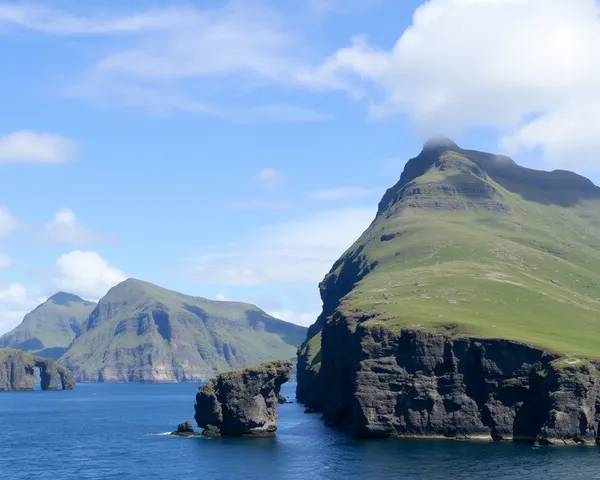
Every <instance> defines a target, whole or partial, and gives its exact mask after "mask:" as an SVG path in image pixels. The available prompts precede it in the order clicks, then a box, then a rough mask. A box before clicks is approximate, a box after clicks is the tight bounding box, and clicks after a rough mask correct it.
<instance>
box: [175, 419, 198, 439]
mask: <svg viewBox="0 0 600 480" xmlns="http://www.w3.org/2000/svg"><path fill="white" fill-rule="evenodd" d="M171 435H176V436H179V437H196V436H198V435H200V434H199V433H196V432H195V431H194V426H193V425H192V422H190V421H189V420H187V421H185V422H183V423H180V424H179V425H178V426H177V430H176V431H175V432H171Z"/></svg>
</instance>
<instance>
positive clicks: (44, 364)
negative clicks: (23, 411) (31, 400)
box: [0, 348, 75, 390]
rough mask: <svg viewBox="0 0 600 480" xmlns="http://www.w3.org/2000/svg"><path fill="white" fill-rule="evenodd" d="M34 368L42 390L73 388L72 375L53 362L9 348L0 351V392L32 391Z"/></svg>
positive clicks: (73, 380)
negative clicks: (38, 375) (37, 373)
mask: <svg viewBox="0 0 600 480" xmlns="http://www.w3.org/2000/svg"><path fill="white" fill-rule="evenodd" d="M34 368H39V370H40V378H41V387H42V390H58V388H59V383H60V384H61V386H62V389H63V390H71V389H72V388H73V387H74V386H75V378H74V377H73V374H72V373H71V372H70V371H69V370H67V369H66V368H65V367H63V366H62V365H59V364H58V363H57V362H56V361H55V360H52V359H49V358H42V357H36V356H34V355H30V354H28V353H25V352H22V351H21V350H14V349H11V348H7V349H3V350H0V390H33V386H34Z"/></svg>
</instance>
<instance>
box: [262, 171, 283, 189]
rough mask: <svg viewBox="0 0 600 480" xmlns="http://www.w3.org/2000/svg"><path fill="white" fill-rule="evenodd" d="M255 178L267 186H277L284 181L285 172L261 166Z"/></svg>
mask: <svg viewBox="0 0 600 480" xmlns="http://www.w3.org/2000/svg"><path fill="white" fill-rule="evenodd" d="M255 178H256V179H257V180H258V181H259V182H260V183H261V184H262V185H263V186H264V187H267V188H277V187H280V186H281V185H283V183H284V182H285V174H284V173H283V172H280V171H279V170H276V169H274V168H263V169H262V170H261V171H260V172H258V173H257V174H256V177H255Z"/></svg>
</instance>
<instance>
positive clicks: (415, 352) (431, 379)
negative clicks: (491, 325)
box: [304, 315, 600, 445]
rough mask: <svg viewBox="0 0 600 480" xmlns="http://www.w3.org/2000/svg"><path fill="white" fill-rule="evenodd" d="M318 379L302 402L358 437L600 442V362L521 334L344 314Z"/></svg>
mask: <svg viewBox="0 0 600 480" xmlns="http://www.w3.org/2000/svg"><path fill="white" fill-rule="evenodd" d="M319 377H320V382H322V383H321V384H322V385H327V389H321V393H320V395H318V397H317V398H315V397H310V398H308V399H304V401H305V402H306V401H307V400H308V401H307V404H308V406H309V407H310V408H313V409H316V410H317V411H320V412H322V413H323V416H324V419H325V421H326V422H327V423H328V424H329V425H331V426H346V427H350V428H352V430H353V431H354V432H355V434H356V435H357V436H359V437H367V438H368V437H403V436H421V437H446V438H457V439H475V438H476V439H489V440H495V441H501V440H514V441H527V442H537V443H540V444H559V445H564V444H566V445H569V444H573V445H574V444H596V443H598V442H600V435H599V424H600V366H599V365H597V364H595V363H593V362H587V361H584V360H574V361H573V363H572V364H569V363H568V361H567V362H566V361H565V360H562V359H558V358H557V356H556V355H552V354H549V353H547V352H544V351H543V350H541V349H539V348H536V347H534V346H530V345H526V344H522V343H518V342H513V341H509V340H501V339H479V338H473V337H462V338H461V337H458V338H452V337H450V336H446V335H443V334H438V333H430V332H425V331H421V330H409V329H404V330H402V331H401V332H400V333H399V334H394V333H392V332H391V331H389V330H388V329H386V328H385V327H383V326H376V325H361V324H358V325H352V322H348V321H346V320H345V319H343V318H341V317H340V316H339V315H338V318H337V319H336V321H335V322H332V323H331V324H327V325H326V326H325V328H324V330H323V361H322V365H321V370H320V372H319ZM305 388H306V386H305Z"/></svg>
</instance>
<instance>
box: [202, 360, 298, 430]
mask: <svg viewBox="0 0 600 480" xmlns="http://www.w3.org/2000/svg"><path fill="white" fill-rule="evenodd" d="M292 367H293V364H292V362H290V361H276V362H268V363H263V364H261V365H258V366H256V367H250V368H246V369H244V370H236V371H233V372H226V373H222V374H220V375H217V376H216V377H215V378H213V379H212V380H210V381H209V382H208V383H207V384H206V385H203V386H202V387H200V389H199V390H198V393H197V395H196V406H195V411H196V415H195V417H194V418H195V420H196V422H197V423H198V426H199V427H201V428H203V429H204V431H203V434H204V435H207V436H217V435H224V436H242V435H249V436H269V435H273V434H274V433H275V431H276V430H277V404H278V396H279V390H280V388H281V385H283V384H284V383H285V382H287V381H288V380H290V378H291V373H290V372H291V370H292Z"/></svg>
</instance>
